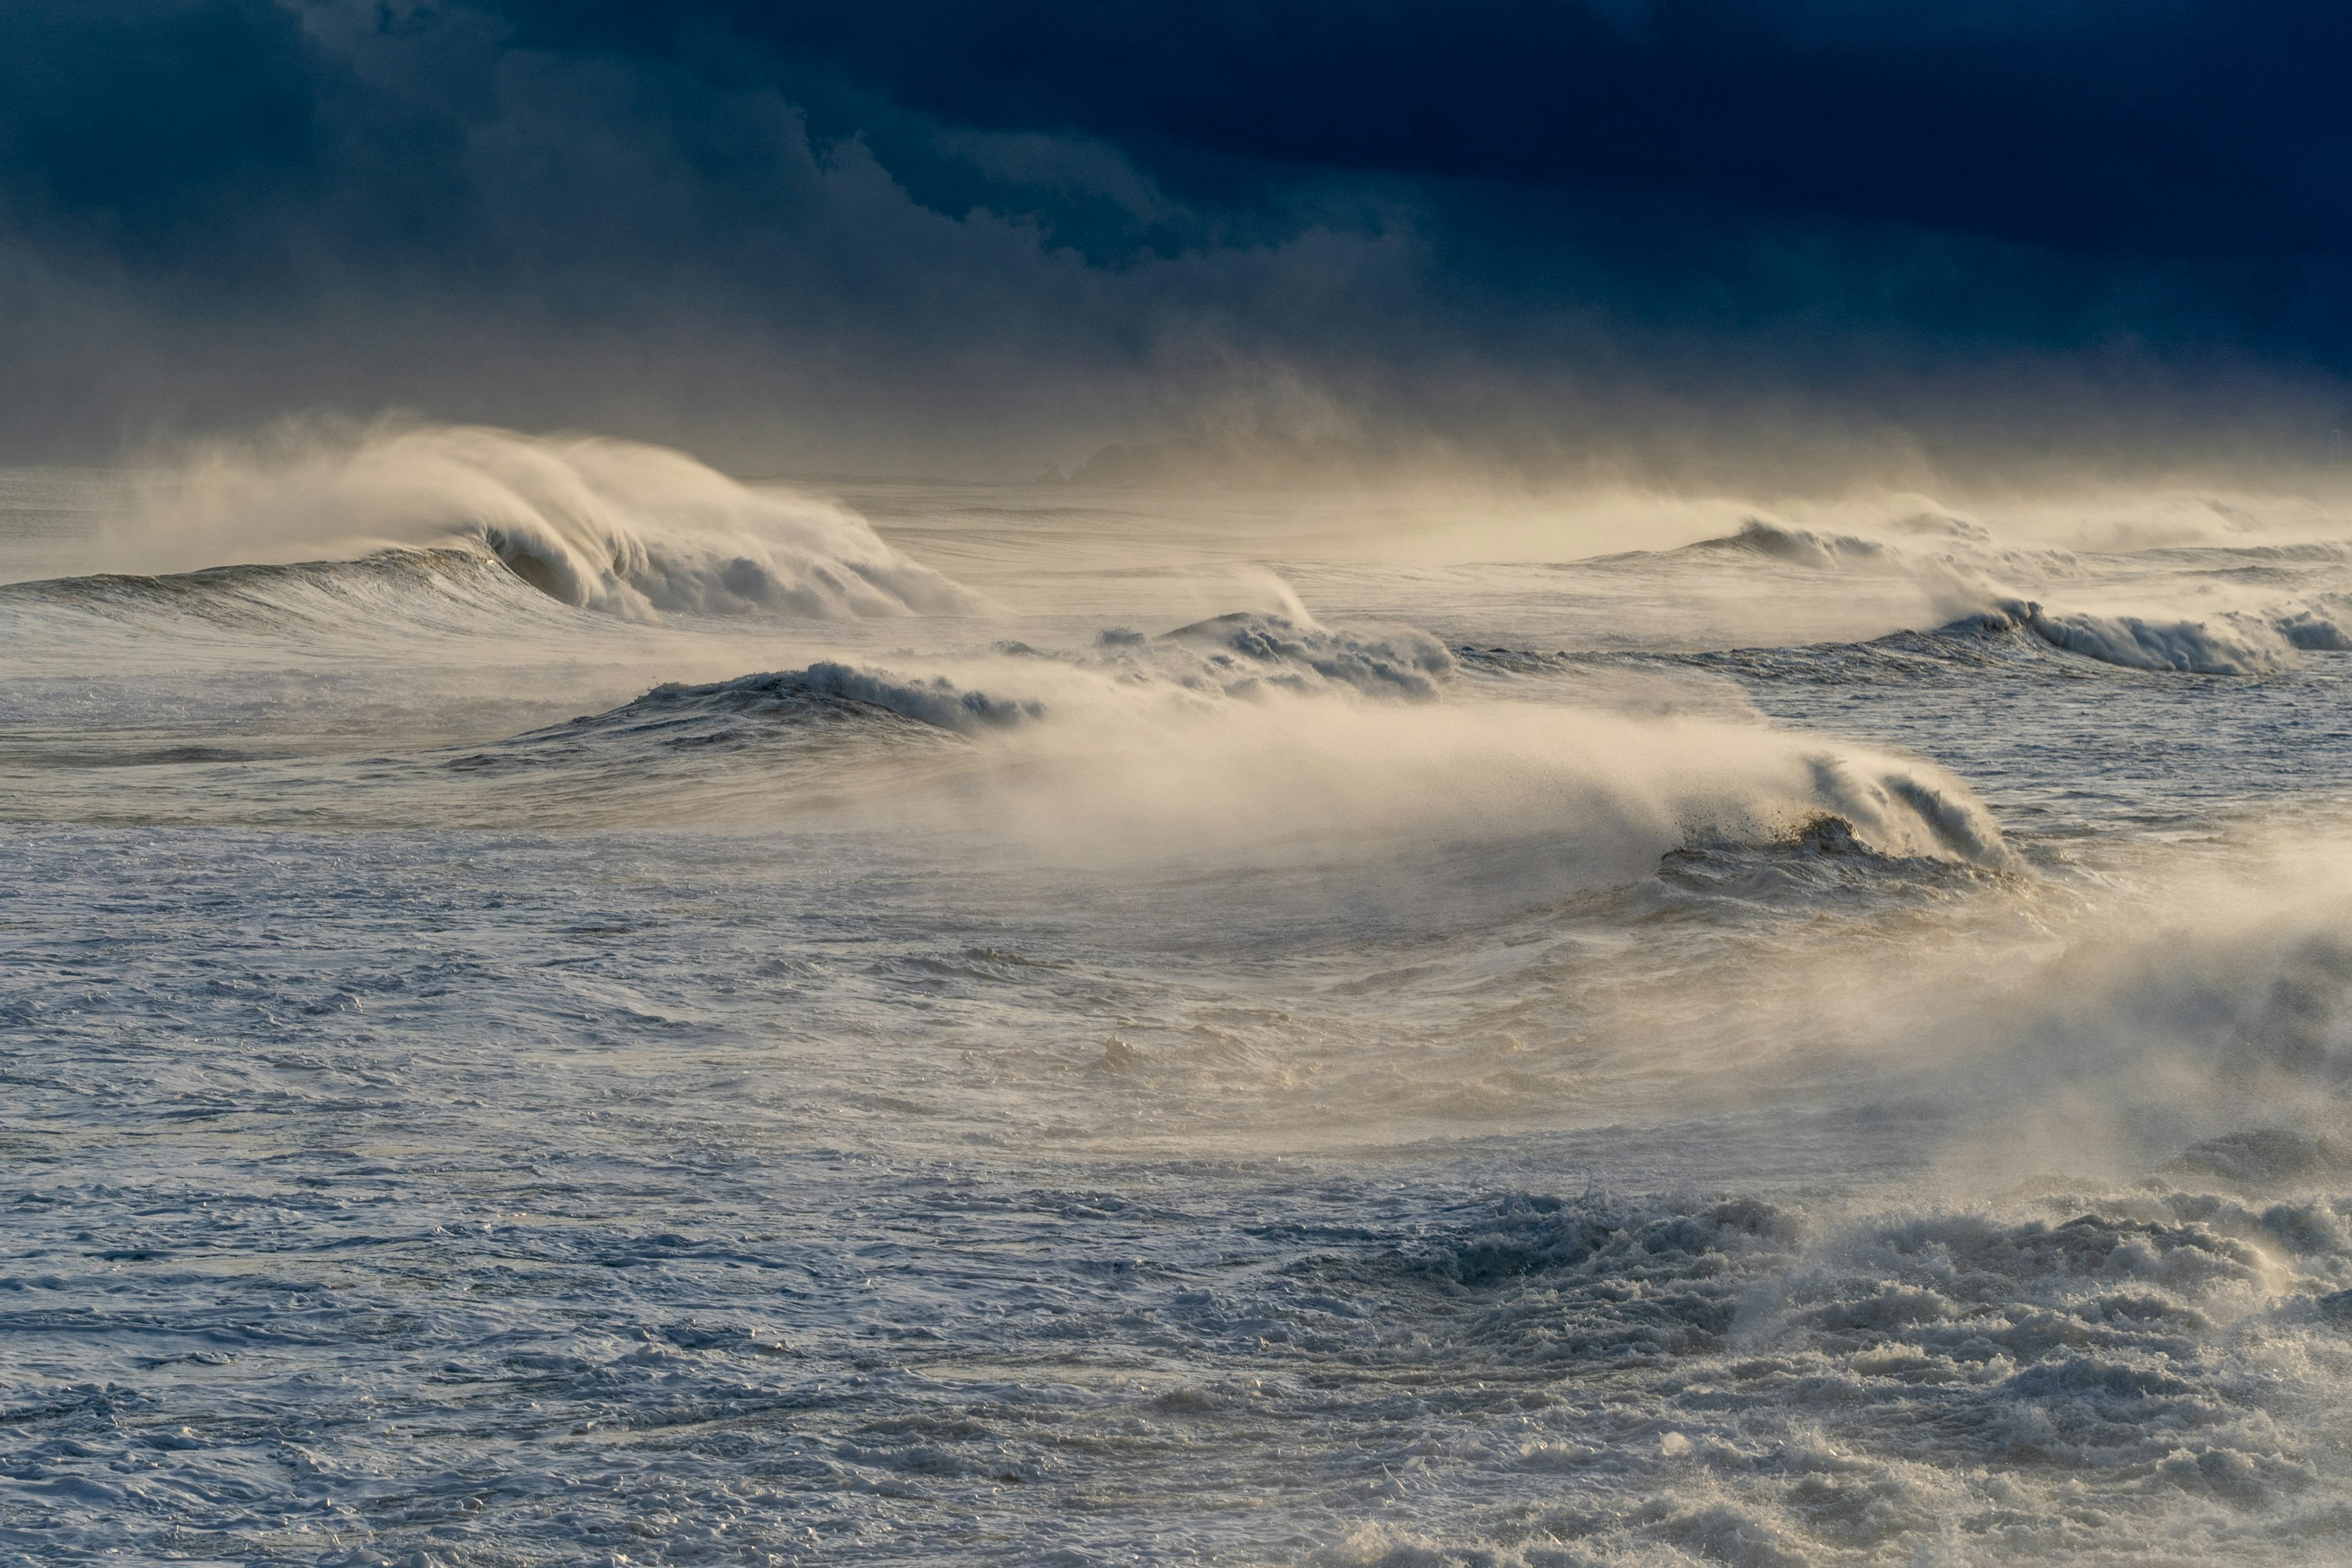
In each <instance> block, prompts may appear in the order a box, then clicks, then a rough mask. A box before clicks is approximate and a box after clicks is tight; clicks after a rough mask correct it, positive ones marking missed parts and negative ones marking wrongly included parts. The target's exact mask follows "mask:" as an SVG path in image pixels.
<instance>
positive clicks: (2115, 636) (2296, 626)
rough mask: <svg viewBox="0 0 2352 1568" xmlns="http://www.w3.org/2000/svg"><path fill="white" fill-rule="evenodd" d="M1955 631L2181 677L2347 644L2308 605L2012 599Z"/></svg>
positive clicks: (2285, 665)
mask: <svg viewBox="0 0 2352 1568" xmlns="http://www.w3.org/2000/svg"><path fill="white" fill-rule="evenodd" d="M1956 628H1958V629H1970V628H1973V629H1977V630H1980V631H1986V632H2004V631H2009V630H2011V629H2017V630H2021V631H2025V632H2030V633H2031V634H2032V635H2033V636H2034V637H2039V638H2040V639H2041V640H2042V641H2043V642H2045V643H2047V644H2049V645H2050V646H2051V647H2054V648H2058V649H2061V650H2062V651H2063V652H2066V653H2073V654H2080V655H2082V656H2083V657H2084V658H2094V659H2096V660H2098V661H2099V662H2100V663H2102V664H2113V665H2119V666H2122V667H2123V668H2127V669H2146V670H2158V671H2172V672H2177V673H2180V674H2186V675H2273V674H2276V673H2277V672H2279V671H2281V670H2284V669H2292V668H2294V667H2295V666H2296V665H2297V664H2299V663H2300V662H2301V658H2300V655H2301V654H2302V653H2303V652H2305V650H2342V649H2346V648H2352V638H2347V637H2346V635H2345V632H2344V628H2343V626H2341V625H2340V624H2339V623H2338V621H2337V619H2336V616H2334V615H2333V614H2331V613H2329V612H2328V611H2327V610H2326V609H2323V608H2318V607H2314V606H2312V605H2293V606H2289V607H2285V608H2283V609H2280V610H2278V611H2276V612H2274V613H2273V614H2270V615H2263V614H2259V613H2256V612H2252V611H2223V612H2221V613H2219V614H2216V615H2212V616H2195V617H2183V618H2179V619H2172V620H2158V619H2149V618H2145V617H2142V616H2133V615H2101V614H2097V613H2095V612H2092V611H2085V610H2045V609H2043V608H2042V606H2041V605H2037V604H2032V603H2031V602H2025V601H2011V602H2009V603H2007V604H2004V605H2000V607H1998V608H1996V609H1993V610H1989V611H1986V612H1984V613H1983V614H1981V615H1979V616H1972V617H1969V618H1968V619H1966V620H1963V621H1961V622H1958V623H1956Z"/></svg>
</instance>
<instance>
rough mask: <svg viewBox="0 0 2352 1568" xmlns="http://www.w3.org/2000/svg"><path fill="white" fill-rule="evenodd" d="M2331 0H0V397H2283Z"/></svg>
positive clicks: (1325, 416)
mask: <svg viewBox="0 0 2352 1568" xmlns="http://www.w3.org/2000/svg"><path fill="white" fill-rule="evenodd" d="M2347 43H2352V20H2347V17H2346V16H2344V15H2343V14H2340V13H2338V12H2337V11H2336V10H2335V9H2333V8H2328V7H2323V6H2319V5H2288V4H2283V3H2280V0H2252V3H2248V4H2240V5H2230V6H2226V7H2225V6H2222V5H2214V4H2196V5H2192V4H2185V3H2180V0H2146V3H2143V4H2138V5H2124V4H2115V3H2106V0H2094V3H2084V4H2075V5H2063V4H2049V5H1993V4H1975V5H1968V4H1959V5H1948V6H1945V7H1942V8H1939V9H1937V10H1936V11H1935V12H1934V13H1933V14H1932V15H1927V14H1925V9H1924V8H1921V7H1916V6H1893V5H1863V4H1858V3H1853V0H1810V3H1800V4H1780V5H1767V4H1764V3H1762V0H1651V3H1643V0H1591V3H1589V4H1580V3H1576V0H1555V3H1552V4H1535V3H1532V0H1501V3H1491V4H1483V5H1463V4H1451V5H1444V4H1437V3H1435V0H1389V3H1386V4H1349V5H1342V4H1338V3H1336V0H1308V3H1295V4H1287V5H1232V4H1193V5H1177V4H1128V5H1099V4H1097V5H1080V4H1076V3H1075V0H1036V3H1033V4H1029V5H1022V6H1019V7H1012V6H971V5H949V4H945V3H943V0H895V3H886V0H865V3H860V4H849V3H845V0H813V3H806V4H799V5H774V4H754V3H752V0H673V3H670V4H665V5H636V4H621V3H619V0H458V3H452V4H448V5H417V4H413V3H402V4H388V5H373V4H360V3H357V0H352V3H343V0H327V3H321V4H316V5H308V6H302V7H296V6H293V5H281V4H276V3H273V0H28V3H27V4H25V5H17V6H14V7H10V8H8V9H7V10H6V12H5V15H0V224H5V234H0V352H5V355H6V357H7V360H8V362H9V363H11V364H12V365H13V366H14V367H15V374H14V377H13V384H14V386H15V387H16V396H15V397H14V398H13V399H12V401H11V405H10V407H9V408H8V410H7V412H6V414H5V418H0V438H5V440H7V441H8V442H10V443H11V444H12V445H13V446H14V447H15V448H16V450H18V451H19V452H20V453H22V452H25V451H28V450H43V449H49V448H56V449H59V450H63V449H66V448H68V447H75V446H77V445H79V446H80V447H89V446H91V445H93V444H101V445H102V444H104V443H105V442H109V441H111V440H113V439H115V438H116V437H118V436H119V434H121V433H122V432H125V431H131V432H136V431H138V430H140V429H142V428H149V427H154V426H203V425H206V424H218V423H229V422H235V421H237V420H242V419H249V418H252V417H257V416H268V415H270V414H274V413H278V412H283V411H289V410H293V409H298V408H300V407H303V406H306V405H312V404H325V405H335V406H341V407H343V408H346V409H349V410H352V411H354V412H365V411H367V410H369V409H372V408H373V407H374V406H378V405H382V404H383V403H387V402H396V403H403V404H407V405H415V406H422V407H425V408H428V409H431V410H433V411H435V412H440V413H445V414H448V415H451V416H460V417H475V418H489V419H498V420H503V421H509V422H515V423H522V424H532V425H546V424H562V423H572V424H589V425H603V426H618V427H624V428H628V429H632V430H635V431H638V432H641V433H644V434H648V435H653V436H656V437H668V438H675V439H682V440H688V441H690V442H693V443H694V444H696V445H698V446H702V447H706V448H714V449H717V450H718V451H719V452H720V453H721V455H722V456H727V457H730V458H733V459H734V460H736V461H738V462H741V463H750V464H757V463H760V462H762V461H765V460H771V459H772V460H774V461H778V462H789V463H796V464H800V465H803V466H811V465H813V466H819V467H828V466H829V467H839V468H856V467H875V466H882V467H898V468H907V467H924V466H932V467H962V468H975V467H977V468H995V469H1000V470H1010V469H1013V468H1030V467H1034V462H1035V461H1036V460H1037V459H1038V458H1041V457H1042V456H1044V455H1047V454H1051V455H1055V456H1061V457H1064V458H1068V457H1071V456H1083V455H1084V451H1085V450H1087V449H1088V448H1090V447H1091V446H1092V445H1094V444H1097V443H1099V442H1100V441H1102V440H1106V439H1113V438H1118V437H1132V436H1139V435H1140V436H1150V435H1151V434H1154V433H1158V432H1166V431H1170V430H1174V429H1181V428H1183V427H1186V426H1192V425H1198V424H1199V423H1200V422H1202V420H1204V419H1205V420H1207V421H1209V422H1210V423H1212V424H1217V423H1220V422H1222V424H1223V425H1225V426H1270V427H1273V428H1276V430H1278V431H1280V432H1282V433H1284V434H1286V435H1287V436H1292V437H1298V436H1304V437H1310V438H1317V439H1321V438H1327V437H1328V438H1332V439H1339V440H1343V441H1355V442H1359V443H1362V442H1367V441H1378V440H1382V439H1387V438H1389V437H1392V436H1394V435H1396V433H1398V432H1417V433H1420V434H1422V435H1425V436H1427V437H1430V438H1432V439H1439V440H1444V441H1451V442H1454V443H1457V444H1459V443H1463V442H1469V443H1472V444H1475V443H1477V442H1481V441H1483V442H1486V443H1487V444H1488V445H1503V446H1516V447H1519V448H1523V449H1528V450H1537V449H1544V450H1551V451H1555V452H1558V451H1567V450H1572V449H1574V448H1575V447H1578V445H1579V444H1580V443H1583V444H1585V445H1591V444H1594V443H1607V442H1612V441H1622V440H1626V439H1630V438H1631V436H1630V435H1629V432H1630V431H1631V430H1632V429H1633V426H1657V425H1659V424H1660V423H1661V422H1676V421H1679V422H1681V423H1682V424H1685V425H1696V426H1706V425H1707V424H1708V422H1709V421H1716V422H1718V423H1719V422H1720V421H1721V420H1724V419H1727V418H1731V417H1732V416H1734V415H1735V414H1738V412H1739V411H1741V410H1746V411H1748V415H1752V414H1753V413H1754V411H1755V410H1758V409H1763V410H1766V411H1767V416H1765V417H1764V418H1763V422H1762V425H1761V426H1758V427H1759V428H1766V429H1769V430H1770V431H1773V432H1779V433H1782V434H1775V435H1772V436H1770V437H1768V438H1769V439H1770V440H1782V439H1783V435H1784V433H1785V431H1786V429H1787V428H1788V427H1790V426H1791V425H1794V424H1807V423H1809V422H1810V424H1811V426H1814V427H1818V428H1822V429H1828V430H1831V431H1832V432H1837V431H1843V432H1846V433H1848V434H1851V433H1852V432H1853V430H1856V429H1869V430H1875V431H1878V432H1879V433H1880V434H1881V435H1885V436H1887V437H1888V438H1889V439H1896V438H1899V439H1903V440H1912V439H1916V440H1923V441H1926V442H1927V443H1928V444H1930V445H1934V444H1936V443H1937V442H1938V441H1940V442H1942V443H1943V444H1944V446H1946V447H1951V448H1953V449H1958V447H1965V446H1968V445H1969V443H1970V442H1975V443H1977V444H1979V445H1984V444H1987V443H1989V444H1990V446H1992V447H2001V446H2004V445H2011V446H2013V445H2016V444H2019V443H2027V444H2031V443H2032V442H2034V441H2042V442H2045V443H2046V442H2049V441H2052V440H2062V439H2070V440H2074V441H2077V442H2078V443H2080V442H2087V443H2092V444H2096V443H2098V442H2110V443H2117V442H2119V443H2122V444H2124V445H2129V444H2131V443H2132V442H2135V441H2137V442H2141V443H2143V444H2144V443H2145V442H2146V441H2147V440H2148V439H2150V438H2154V439H2158V440H2165V439H2169V438H2170V437H2168V435H2166V432H2167V431H2171V432H2176V433H2177V432H2179V431H2183V430H2186V431H2191V432H2196V431H2203V432H2207V433H2209V434H2210V433H2213V432H2217V431H2223V430H2224V429H2225V427H2226V429H2227V430H2231V431H2234V430H2237V429H2239V428H2240V427H2242V426H2245V425H2247V424H2248V423H2249V421H2251V422H2252V423H2253V424H2255V425H2260V426H2266V427H2268V426H2278V425H2279V424H2280V422H2281V421H2283V420H2284V422H2286V424H2288V425H2292V426H2294V428H2295V430H2297V431H2300V432H2302V433H2301V434H2299V435H2295V436H2294V439H2295V440H2301V439H2305V437H2308V436H2309V435H2310V433H2311V432H2313V431H2318V430H2322V429H2323V428H2324V427H2325V426H2327V425H2328V424H2329V423H2330V422H2331V421H2332V420H2333V419H2334V414H2333V412H2332V410H2333V407H2334V403H2335V400H2336V396H2337V381H2338V378H2339V377H2340V376H2341V374H2343V373H2344V372H2345V371H2346V370H2347V368H2352V311H2348V310H2347V307H2346V295H2345V291H2344V289H2345V284H2346V282H2347V278H2352V267H2348V266H2347V262H2352V216H2347V209H2346V206H2345V204H2344V203H2343V202H2342V201H2341V200H2340V199H2339V198H2338V195H2337V193H2338V192H2340V191H2341V190H2342V189H2343V188H2344V176H2345V175H2346V174H2347V173H2352V157H2347V150H2352V134H2347V121H2352V111H2348V110H2347V108H2346V107H2345V95H2343V94H2341V93H2340V92H2337V91H2336V90H2334V83H2333V82H2332V80H2331V79H2330V73H2331V71H2332V70H2333V69H2334V68H2335V65H2336V62H2338V61H2340V60H2341V59H2342V58H2345V53H2346V50H2345V46H2346V45H2347ZM1741 417H1747V415H1742V416H1741ZM1750 423H1751V424H1753V423H1754V420H1753V419H1751V420H1750ZM2151 433H2153V436H2151ZM1838 438H1839V439H1842V438H1843V437H1838ZM2216 438H2219V437H2216ZM1830 444H1831V445H1832V446H1834V445H1835V444H1836V441H1835V440H1832V441H1831V442H1830ZM2289 444H2290V445H2292V444H2293V443H2292V441H2290V442H2289Z"/></svg>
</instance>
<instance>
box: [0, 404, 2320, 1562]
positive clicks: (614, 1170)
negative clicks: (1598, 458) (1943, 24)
mask: <svg viewBox="0 0 2352 1568" xmlns="http://www.w3.org/2000/svg"><path fill="white" fill-rule="evenodd" d="M0 577H5V578H6V579H9V581H8V583H7V584H6V585H5V586H0V650H5V651H0V814H5V822H6V826H5V833H0V857H5V873H0V1038H5V1060H4V1061H0V1065H5V1077H6V1094H5V1101H0V1110H5V1119H4V1120H0V1148H5V1154H6V1166H5V1168H6V1171H7V1182H6V1185H5V1226H0V1248H5V1254H4V1255H0V1554H5V1560H6V1561H8V1562H11V1563H26V1564H36V1563H38V1564H64V1563H118V1562H121V1563H130V1562H141V1563H143V1562H163V1561H170V1562H181V1563H239V1564H246V1563H350V1564H378V1563H411V1564H439V1565H444V1568H475V1565H482V1568H488V1565H491V1564H518V1565H520V1564H541V1563H548V1564H553V1563H630V1564H670V1563H677V1564H687V1563H938V1562H972V1563H1071V1564H1076V1563H1194V1562H1198V1563H1209V1562H1214V1563H1332V1564H1397V1565H1400V1568H1402V1565H1405V1564H1414V1565H1422V1564H1429V1565H1434V1564H1452V1563H1462V1564H1482V1565H1483V1564H1492V1565H1497V1568H1500V1565H1518V1564H1546V1565H1567V1564H1586V1563H1591V1564H1602V1563H1608V1564H1616V1563H1624V1564H1636V1563H1640V1564H1665V1563H1739V1564H1756V1565H1765V1564H1796V1563H1900V1564H1913V1563H1919V1564H1936V1563H1991V1562H2002V1563H2043V1562H2050V1563H2074V1562H2081V1563H2108V1562H2116V1563H2120V1562H2132V1563H2210V1562H2216V1561H2229V1562H2234V1563H2269V1562H2274V1563H2310V1562H2315V1561H2323V1560H2340V1559H2342V1558H2343V1557H2344V1556H2346V1555H2347V1551H2352V1452H2347V1442H2352V1402H2347V1394H2352V1125H2347V1114H2346V1110H2347V1100H2346V1098H2345V1096H2346V1086H2347V1075H2352V1010H2347V1008H2352V937H2347V924H2346V920H2345V917H2346V913H2347V908H2348V907H2352V809H2347V804H2346V801H2345V797H2344V795H2343V791H2342V787H2341V785H2342V780H2343V778H2344V775H2345V769H2346V767H2347V763H2352V718H2347V713H2352V709H2347V694H2348V693H2352V658H2347V651H2346V650H2347V648H2352V527H2347V525H2345V524H2344V523H2343V522H2341V521H2338V520H2336V519H2334V518H2332V517H2330V516H2328V515H2326V514H2324V513H2322V512H2321V511H2319V510H2316V509H2314V508H2312V507H2309V506H2307V505H2304V504H2301V503H2291V502H2284V501H2266V500H2263V499H2261V498H2251V499H2250V498H2247V497H2242V496H2220V497H2216V496H2209V495H2206V494H2203V493H2197V492H2188V491H2182V492H2179V493H2171V492H2167V493H2161V494H2159V493H2153V492H2151V493H2148V494H2143V495H2138V496H2135V497H2129V498H2125V499H2123V500H2115V499H2112V498H2110V499H2108V500H2095V501H2084V502H2082V503H2080V504H2074V503H2068V504H2060V503H2057V502H2052V503H2048V504H2038V505H2036V506H2032V507H2026V506H2024V505H2022V504H2021V505H2020V506H2019V507H2017V508H2015V509H2012V510H2006V511H2005V510H2001V509H1999V508H1994V507H1984V508H1979V509H1976V510H1968V509H1959V508H1953V507H1946V506H1942V505H1939V504H1938V503H1937V502H1936V501H1935V500H1930V499H1929V498H1927V497H1922V496H1899V495H1895V496H1888V497H1885V498H1883V499H1882V500H1877V501H1873V502H1869V503H1867V504H1865V503H1860V502H1854V503H1845V504H1842V505H1841V506H1840V507H1837V508H1832V509H1825V510H1822V511H1821V512H1819V513H1817V514H1811V515H1806V516H1795V515H1790V514H1785V513H1772V512H1769V511H1766V510H1759V509H1742V508H1740V507H1738V506H1735V505H1732V504H1730V503H1720V504H1717V503H1708V504H1706V505H1697V504H1692V505H1687V506H1675V507H1667V506H1664V505H1653V504H1648V503H1641V502H1638V501H1637V500H1633V499H1631V498H1629V499H1626V500H1624V501H1623V502H1622V505H1620V504H1617V503H1612V502H1608V501H1606V500H1602V501H1596V502H1592V503H1591V504H1590V505H1586V506H1584V507H1583V508H1582V509H1581V510H1578V511H1576V512H1575V514H1574V515H1573V516H1570V515H1568V514H1567V513H1565V512H1555V511H1552V510H1547V508H1546V507H1545V506H1544V505H1542V504H1539V503H1538V502H1536V501H1531V500H1530V501H1523V502H1517V503H1508V504H1506V503H1502V502H1496V503H1494V504H1493V505H1492V506H1489V507H1487V508H1486V510H1476V509H1475V508H1474V509H1469V510H1465V509H1464V507H1462V506H1461V505H1454V504H1449V505H1444V506H1441V505H1439V504H1438V503H1435V502H1431V503H1428V504H1423V503H1420V502H1416V501H1413V500H1410V499H1406V500H1393V499H1392V500H1378V499H1367V498H1365V497H1361V496H1357V497H1349V498H1341V499H1337V500H1313V499H1311V498H1303V497H1300V496H1297V495H1288V496H1277V495H1258V494H1254V493H1246V492H1240V491H1224V492H1215V491H1176V490H1154V489H1150V488H1148V487H1147V488H1129V489H1113V488H1103V487H1088V486H1067V485H1064V486H1018V485H994V486H990V485H976V484H974V485H950V484H914V483H908V484H884V483H870V484H864V485H842V486H836V487H833V488H832V489H825V488H824V487H810V486H784V485H763V484H747V483H740V482H738V481H737V480H734V479H729V478H726V477H724V476H722V475H720V474H719V473H718V472H716V471H714V470H712V469H710V468H706V467H704V466H702V465H701V464H699V463H698V462H696V461H695V460H693V459H692V458H688V457H686V456H683V455H680V454H677V453H674V452H669V451H666V450H662V449H658V448H654V447H641V446H632V445H628V444H625V443H619V442H612V441H586V440H561V441H559V440H546V439H530V438H524V437H516V436H510V435H506V434H503V433H500V432H498V431H493V430H487V429H474V428H460V427H446V426H424V425H418V426H403V427H390V426H383V427H378V428H376V429H373V430H372V431H369V432H366V433H364V434H363V435H362V437H358V438H356V439H354V440H352V441H349V442H345V443H343V444H341V445H340V446H338V445H334V444H327V445H324V446H320V447H311V448H303V449H299V450H291V449H289V450H278V451H275V452H274V453H270V454H266V455H252V454H248V455H247V457H246V458H237V459H234V460H232V459H229V458H221V459H218V460H216V461H213V462H211V463H209V464H199V465H194V466H191V467H189V468H184V469H180V470H174V471H170V472H163V471H156V470H88V469H57V468H47V469H26V468H20V469H13V470H8V471H6V472H5V474H0Z"/></svg>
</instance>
